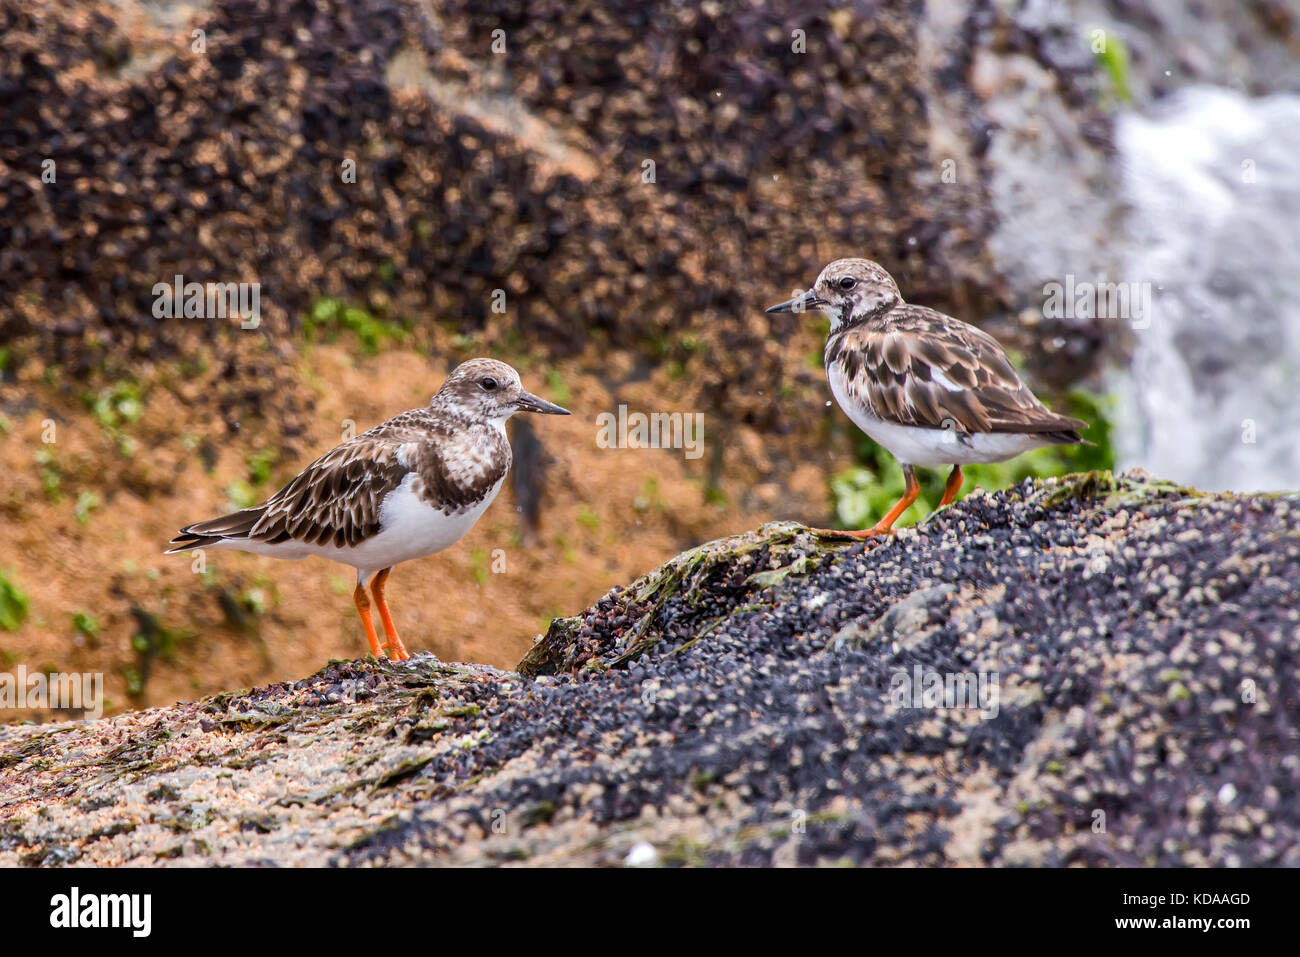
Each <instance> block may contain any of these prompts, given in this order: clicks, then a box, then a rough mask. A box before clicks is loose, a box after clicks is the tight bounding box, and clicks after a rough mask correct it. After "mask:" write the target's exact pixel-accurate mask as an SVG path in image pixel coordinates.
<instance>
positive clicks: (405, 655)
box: [380, 635, 411, 661]
mask: <svg viewBox="0 0 1300 957" xmlns="http://www.w3.org/2000/svg"><path fill="white" fill-rule="evenodd" d="M380 647H382V648H383V649H384V650H385V651H387V652H388V657H389V658H391V659H392V660H393V661H410V660H411V654H410V652H408V651H407V650H406V646H405V645H403V644H402V640H401V639H400V638H398V637H397V636H396V635H394V636H393V641H392V642H385V643H384V644H383V645H381V646H380Z"/></svg>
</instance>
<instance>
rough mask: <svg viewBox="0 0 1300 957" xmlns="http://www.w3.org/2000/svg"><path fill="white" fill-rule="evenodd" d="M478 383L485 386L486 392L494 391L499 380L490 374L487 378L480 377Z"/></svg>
mask: <svg viewBox="0 0 1300 957" xmlns="http://www.w3.org/2000/svg"><path fill="white" fill-rule="evenodd" d="M478 384H479V385H481V386H482V387H483V391H484V392H492V391H495V389H496V387H497V380H496V379H494V378H492V377H491V376H488V377H487V378H486V379H479V380H478Z"/></svg>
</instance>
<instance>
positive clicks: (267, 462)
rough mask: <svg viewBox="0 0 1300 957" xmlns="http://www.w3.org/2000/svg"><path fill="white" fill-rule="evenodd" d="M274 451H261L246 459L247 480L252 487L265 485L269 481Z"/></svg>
mask: <svg viewBox="0 0 1300 957" xmlns="http://www.w3.org/2000/svg"><path fill="white" fill-rule="evenodd" d="M275 459H276V453H275V450H274V449H261V450H260V451H257V452H254V453H252V454H251V455H249V457H248V480H249V482H251V483H252V484H253V485H265V484H266V483H267V482H268V481H270V479H271V467H272V466H273V465H274V464H275Z"/></svg>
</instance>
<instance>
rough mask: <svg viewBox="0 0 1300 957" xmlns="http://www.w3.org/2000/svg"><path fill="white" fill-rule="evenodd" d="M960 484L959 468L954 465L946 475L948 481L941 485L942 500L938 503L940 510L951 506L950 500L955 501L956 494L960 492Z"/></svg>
mask: <svg viewBox="0 0 1300 957" xmlns="http://www.w3.org/2000/svg"><path fill="white" fill-rule="evenodd" d="M961 483H962V474H961V466H960V465H954V466H953V467H952V471H951V472H949V473H948V481H947V482H945V483H944V484H943V498H942V499H940V501H939V507H940V508H943V507H944V506H945V505H951V504H952V500H953V499H955V498H956V497H957V493H958V492H960V491H961Z"/></svg>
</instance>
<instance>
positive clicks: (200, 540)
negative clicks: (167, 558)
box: [163, 505, 265, 555]
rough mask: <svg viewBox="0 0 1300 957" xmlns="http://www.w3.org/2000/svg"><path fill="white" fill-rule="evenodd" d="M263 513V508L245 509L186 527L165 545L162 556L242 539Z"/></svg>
mask: <svg viewBox="0 0 1300 957" xmlns="http://www.w3.org/2000/svg"><path fill="white" fill-rule="evenodd" d="M264 512H265V508H264V507H263V506H260V505H259V506H257V507H255V508H245V509H241V510H240V511H238V512H232V513H231V514H229V515H222V516H220V517H218V518H210V519H208V520H207V521H206V522H196V523H194V524H193V525H186V526H185V527H184V528H182V529H181V530H180V531H179V532H178V533H177V534H176V537H175V538H173V539H172V540H171V541H170V542H168V543H167V544H168V545H170V546H171V547H170V548H168V549H167V550H166V551H165V552H164V553H163V554H165V555H172V554H175V553H176V552H187V551H189V550H190V549H194V548H203V547H204V546H205V545H214V544H216V543H217V542H220V541H229V540H231V539H234V540H236V541H238V540H239V539H244V538H247V537H248V533H249V532H251V531H252V530H253V526H254V525H256V524H257V520H258V519H260V518H261V517H262V514H263V513H264Z"/></svg>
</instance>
